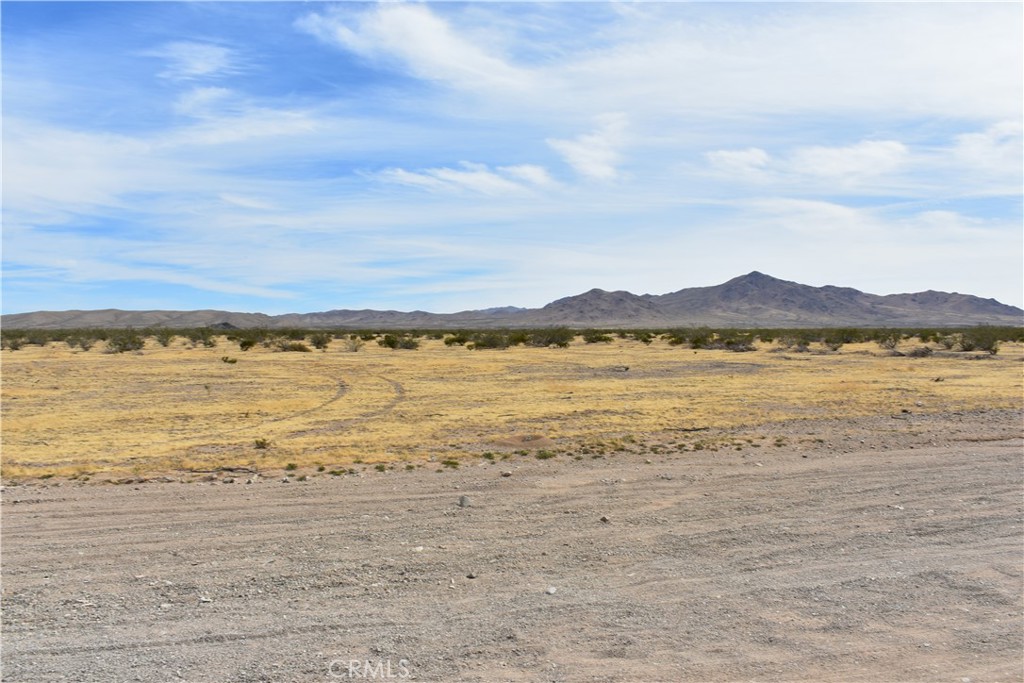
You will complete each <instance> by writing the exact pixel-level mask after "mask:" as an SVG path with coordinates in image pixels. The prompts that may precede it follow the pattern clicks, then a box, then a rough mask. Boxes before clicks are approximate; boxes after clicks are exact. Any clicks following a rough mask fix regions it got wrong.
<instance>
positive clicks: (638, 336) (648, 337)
mask: <svg viewBox="0 0 1024 683" xmlns="http://www.w3.org/2000/svg"><path fill="white" fill-rule="evenodd" d="M633 339H635V340H637V341H638V342H640V343H642V344H646V345H647V346H650V345H651V343H652V342H653V341H654V334H653V333H651V332H634V333H633Z"/></svg>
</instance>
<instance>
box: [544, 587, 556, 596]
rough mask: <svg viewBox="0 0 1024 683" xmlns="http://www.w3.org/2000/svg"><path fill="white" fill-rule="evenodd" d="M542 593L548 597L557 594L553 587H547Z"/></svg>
mask: <svg viewBox="0 0 1024 683" xmlns="http://www.w3.org/2000/svg"><path fill="white" fill-rule="evenodd" d="M544 592H545V593H547V594H548V595H554V594H555V593H557V592H558V589H557V588H555V587H554V586H548V589H547V590H546V591H544Z"/></svg>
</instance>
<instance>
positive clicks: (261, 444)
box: [253, 439, 270, 451]
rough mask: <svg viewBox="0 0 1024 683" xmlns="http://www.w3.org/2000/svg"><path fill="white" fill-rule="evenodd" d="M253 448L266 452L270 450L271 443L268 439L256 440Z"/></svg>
mask: <svg viewBox="0 0 1024 683" xmlns="http://www.w3.org/2000/svg"><path fill="white" fill-rule="evenodd" d="M253 446H255V447H256V448H258V449H260V450H261V451H265V450H266V449H268V448H270V441H269V440H268V439H256V440H255V441H253Z"/></svg>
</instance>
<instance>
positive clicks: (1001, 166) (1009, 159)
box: [952, 121, 1022, 189]
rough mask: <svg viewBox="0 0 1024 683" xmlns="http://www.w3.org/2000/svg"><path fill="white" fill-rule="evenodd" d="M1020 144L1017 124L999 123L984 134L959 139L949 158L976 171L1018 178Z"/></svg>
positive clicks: (1019, 130)
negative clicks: (1013, 175) (951, 157)
mask: <svg viewBox="0 0 1024 683" xmlns="http://www.w3.org/2000/svg"><path fill="white" fill-rule="evenodd" d="M1021 142H1022V126H1021V123H1020V121H1000V122H999V123H995V124H993V125H991V126H989V127H988V128H986V129H985V130H984V131H981V132H978V133H965V134H963V135H958V136H957V137H956V142H955V144H954V146H953V149H952V155H953V158H954V159H955V160H956V161H957V162H959V163H961V164H963V165H965V166H968V167H971V168H973V169H976V170H987V171H989V172H993V171H994V172H998V173H1005V174H1015V175H1018V176H1019V174H1020V171H1021ZM1018 189H1019V188H1018Z"/></svg>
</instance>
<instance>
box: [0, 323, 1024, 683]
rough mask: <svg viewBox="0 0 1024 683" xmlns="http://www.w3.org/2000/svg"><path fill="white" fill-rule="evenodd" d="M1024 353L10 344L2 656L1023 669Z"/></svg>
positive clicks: (362, 674) (810, 671) (607, 672)
mask: <svg viewBox="0 0 1024 683" xmlns="http://www.w3.org/2000/svg"><path fill="white" fill-rule="evenodd" d="M904 344H905V346H904V347H903V348H902V349H901V350H902V351H904V352H909V351H911V350H913V349H914V348H919V347H920V346H921V344H920V343H919V342H918V341H915V340H907V341H906V342H905V343H904ZM1022 360H1024V348H1022V347H1021V345H1020V344H1004V345H1003V346H1002V348H1001V349H1000V351H999V353H998V354H995V355H992V354H987V353H963V352H944V351H942V350H936V351H935V352H934V353H932V354H931V355H930V356H927V357H911V356H909V355H901V356H895V355H892V354H891V353H890V352H888V351H886V350H882V349H880V348H879V347H878V346H877V345H875V344H848V345H845V346H843V347H842V348H841V349H839V350H838V351H835V352H827V351H825V350H824V349H815V350H813V351H812V352H808V353H797V352H793V351H791V350H787V349H784V348H781V347H780V346H778V345H777V344H758V348H757V350H755V351H752V352H748V353H734V352H730V351H725V350H706V349H699V350H693V349H688V348H683V347H677V346H670V345H669V344H667V343H665V342H664V341H663V340H656V341H655V342H654V343H652V344H650V345H645V344H642V343H640V342H639V341H635V340H630V339H615V340H614V341H612V342H611V343H601V344H583V343H582V342H581V341H579V340H577V341H576V342H574V343H573V344H572V345H571V346H570V347H569V348H564V349H559V348H524V347H515V348H511V349H507V350H500V351H497V350H480V351H470V350H467V349H465V348H462V347H459V346H446V345H445V344H444V343H443V342H442V341H440V340H436V339H428V340H424V341H423V344H422V346H421V348H420V349H418V350H408V351H407V350H391V349H386V348H382V347H379V346H377V345H376V344H373V343H369V344H367V345H365V346H364V347H363V348H362V349H360V350H359V351H358V352H355V353H352V352H348V351H346V350H345V349H344V348H343V346H342V345H341V344H340V343H335V344H332V345H331V346H330V347H328V349H327V350H326V351H325V352H319V351H317V352H313V353H280V352H274V351H273V350H271V349H264V348H260V347H257V348H254V349H252V350H251V351H246V352H242V351H240V350H239V349H238V346H237V345H235V344H231V343H230V342H228V341H227V340H224V339H222V340H220V342H219V343H218V345H217V346H216V347H213V348H205V347H201V346H200V347H197V348H190V346H189V345H188V344H187V343H186V342H185V341H184V340H183V339H180V338H179V339H178V340H176V341H175V342H174V343H173V344H171V345H170V346H168V347H166V348H164V347H161V346H159V345H157V344H155V343H154V342H153V341H152V340H150V341H149V343H147V346H146V347H145V348H144V349H143V350H141V351H140V352H137V353H125V354H105V353H102V352H101V351H100V350H99V349H98V348H94V349H92V350H90V351H88V352H82V351H81V350H78V349H75V350H72V349H69V348H68V347H67V346H66V345H63V344H50V345H47V346H45V347H36V346H28V347H24V348H22V349H21V350H18V351H16V352H4V353H3V358H2V361H3V366H2V369H3V394H2V398H3V480H4V487H3V500H2V514H3V517H2V522H3V528H2V542H3V546H2V552H3V555H2V568H3V594H2V596H3V634H4V637H3V645H2V648H3V649H2V655H3V677H4V680H11V681H51V680H75V681H112V680H125V681H136V680H138V681H167V680H184V681H331V680H369V679H377V680H381V679H383V678H390V679H393V680H399V679H407V680H422V681H501V680H515V681H520V680H521V681H705V680H706V681H712V680H713V681H733V680H787V681H796V680H800V681H826V680H836V681H839V680H842V681H847V680H850V681H932V680H934V681H954V682H956V681H959V682H960V683H964V681H968V680H969V681H974V682H978V681H1017V680H1020V679H1021V677H1022V676H1024V663H1022V662H1024V660H1022V652H1024V619H1022V595H1024V591H1022V576H1024V574H1022V568H1021V559H1022V557H1024V555H1022V551H1024V533H1022V531H1024V527H1022V513H1024V501H1022V495H1021V494H1022V483H1024V476H1022V464H1024V462H1022V461H1024V458H1022V445H1024V444H1022V415H1024V388H1022V373H1021V370H1022V367H1024V366H1022Z"/></svg>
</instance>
